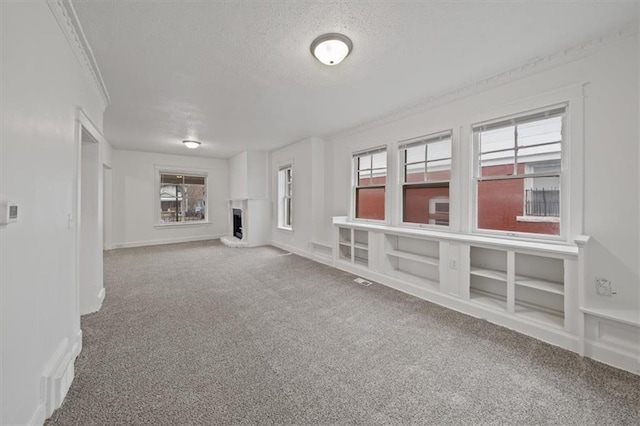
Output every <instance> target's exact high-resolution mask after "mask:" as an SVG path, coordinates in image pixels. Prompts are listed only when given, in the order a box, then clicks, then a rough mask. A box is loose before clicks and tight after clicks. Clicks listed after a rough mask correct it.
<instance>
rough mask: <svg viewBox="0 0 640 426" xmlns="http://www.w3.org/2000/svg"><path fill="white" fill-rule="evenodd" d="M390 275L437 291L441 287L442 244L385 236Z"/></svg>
mask: <svg viewBox="0 0 640 426" xmlns="http://www.w3.org/2000/svg"><path fill="white" fill-rule="evenodd" d="M385 254H386V257H387V260H388V263H387V264H388V266H389V267H390V271H389V273H390V275H392V276H395V277H397V278H400V279H402V280H404V281H408V282H412V283H415V284H418V285H421V286H425V287H428V288H431V289H434V290H437V289H438V288H439V286H440V284H439V282H440V269H439V268H440V259H439V258H440V244H439V242H438V241H429V240H425V239H421V238H411V237H406V236H401V235H391V234H386V235H385Z"/></svg>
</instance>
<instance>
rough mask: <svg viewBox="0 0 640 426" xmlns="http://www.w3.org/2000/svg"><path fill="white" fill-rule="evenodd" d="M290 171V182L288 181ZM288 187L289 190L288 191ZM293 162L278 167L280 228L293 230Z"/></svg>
mask: <svg viewBox="0 0 640 426" xmlns="http://www.w3.org/2000/svg"><path fill="white" fill-rule="evenodd" d="M287 171H289V177H290V180H289V182H287V181H286V177H287ZM287 189H288V191H287ZM293 189H294V181H293V164H286V165H284V166H281V167H279V168H278V228H279V229H283V230H286V231H293V200H294V198H293ZM287 200H290V202H289V206H290V207H289V210H288V212H289V215H288V218H289V223H287V220H286V219H287V207H286V206H287Z"/></svg>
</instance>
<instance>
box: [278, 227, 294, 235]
mask: <svg viewBox="0 0 640 426" xmlns="http://www.w3.org/2000/svg"><path fill="white" fill-rule="evenodd" d="M276 229H277V230H278V231H284V232H291V233H293V228H287V227H284V226H278V227H277V228H276Z"/></svg>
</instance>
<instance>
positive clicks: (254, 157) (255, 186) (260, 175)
mask: <svg viewBox="0 0 640 426" xmlns="http://www.w3.org/2000/svg"><path fill="white" fill-rule="evenodd" d="M268 161H269V158H268V154H267V152H266V151H243V152H241V153H240V154H237V155H235V156H233V157H231V158H229V160H228V164H229V195H230V197H229V198H230V199H232V200H241V199H245V198H253V199H263V198H267V191H268V186H269V185H268V181H267V180H266V179H265V176H267V163H268Z"/></svg>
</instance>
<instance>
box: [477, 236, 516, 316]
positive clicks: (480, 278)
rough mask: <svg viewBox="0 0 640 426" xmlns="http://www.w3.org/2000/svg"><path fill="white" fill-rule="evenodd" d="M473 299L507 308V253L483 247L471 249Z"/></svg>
mask: <svg viewBox="0 0 640 426" xmlns="http://www.w3.org/2000/svg"><path fill="white" fill-rule="evenodd" d="M470 259H471V260H470V272H469V273H470V280H469V293H470V297H471V300H473V301H474V302H476V303H479V304H481V305H483V306H486V307H488V308H491V309H497V310H500V311H506V310H507V281H508V279H507V253H506V252H504V251H500V250H494V249H488V248H483V247H471V249H470Z"/></svg>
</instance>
